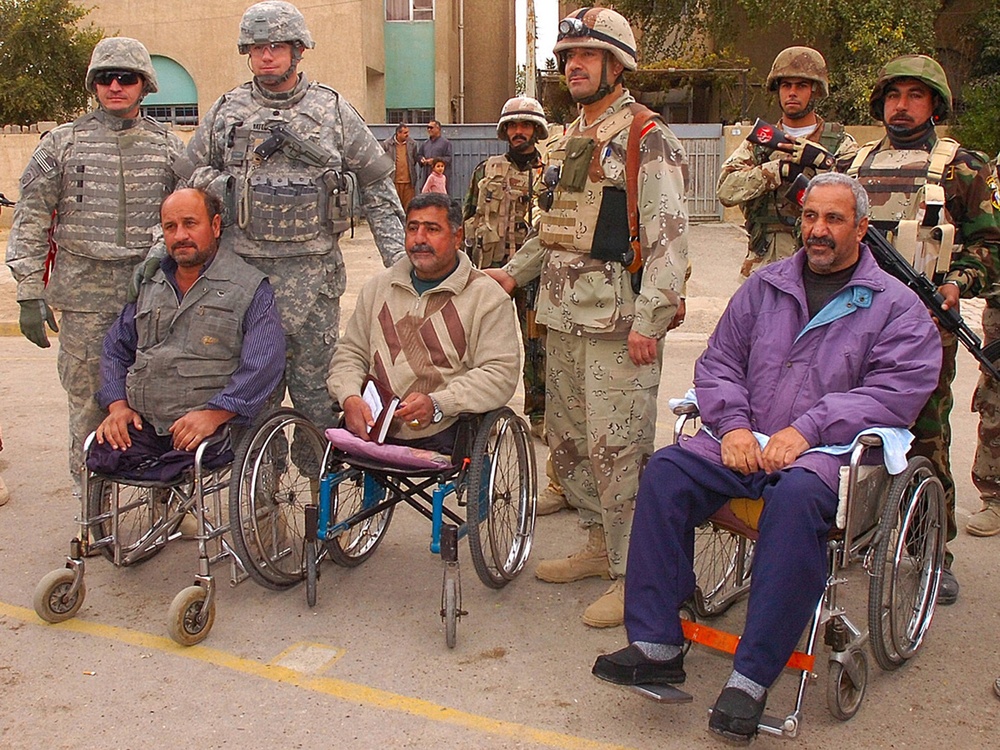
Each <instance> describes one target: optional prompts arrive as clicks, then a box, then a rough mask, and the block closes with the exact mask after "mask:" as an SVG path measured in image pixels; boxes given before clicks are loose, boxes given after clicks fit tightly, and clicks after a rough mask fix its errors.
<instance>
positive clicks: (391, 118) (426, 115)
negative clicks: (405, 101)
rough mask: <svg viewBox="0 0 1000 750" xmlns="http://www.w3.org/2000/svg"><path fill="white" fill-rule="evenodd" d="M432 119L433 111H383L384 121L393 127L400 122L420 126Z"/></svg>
mask: <svg viewBox="0 0 1000 750" xmlns="http://www.w3.org/2000/svg"><path fill="white" fill-rule="evenodd" d="M433 119H434V110H433V109H387V110H386V111H385V121H386V122H388V123H391V124H393V125H397V124H399V123H401V122H405V123H408V124H411V125H412V124H422V123H425V122H430V121H431V120H433Z"/></svg>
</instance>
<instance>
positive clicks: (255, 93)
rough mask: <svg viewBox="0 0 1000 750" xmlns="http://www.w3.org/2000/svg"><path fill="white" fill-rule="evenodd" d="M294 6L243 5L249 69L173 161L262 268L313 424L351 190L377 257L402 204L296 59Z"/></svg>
mask: <svg viewBox="0 0 1000 750" xmlns="http://www.w3.org/2000/svg"><path fill="white" fill-rule="evenodd" d="M314 46H315V45H314V43H313V40H312V37H311V36H310V34H309V31H308V29H307V28H306V24H305V19H304V18H303V17H302V14H301V13H300V12H299V11H298V9H297V8H295V6H293V5H291V4H290V3H286V2H278V1H277V0H265V2H261V3H257V4H256V5H252V6H251V7H250V8H248V9H247V11H246V12H245V13H244V14H243V19H242V20H241V21H240V36H239V51H240V54H243V55H248V56H249V64H250V69H251V70H252V71H253V73H254V78H253V80H252V81H250V82H249V83H245V84H243V85H242V86H238V87H237V88H235V89H233V90H232V91H230V92H229V93H227V94H223V95H222V97H220V98H219V100H218V101H217V102H215V104H213V105H212V108H211V109H210V110H209V111H208V112H207V113H206V115H205V117H204V118H203V119H202V122H201V124H200V125H199V126H198V130H197V132H196V133H195V134H194V137H193V138H192V139H191V142H190V143H189V144H188V148H187V151H186V153H185V154H184V156H183V157H182V158H181V160H180V162H179V164H178V174H179V175H180V176H181V177H182V178H184V179H185V180H186V181H187V182H188V183H189V184H190V185H192V186H194V187H200V188H203V189H205V190H208V191H209V192H212V193H214V194H216V195H217V196H219V197H220V198H222V199H223V201H224V203H225V204H226V206H227V214H228V215H227V223H231V224H232V226H229V227H228V228H227V229H226V231H225V232H224V233H223V235H222V245H223V247H226V246H228V248H229V249H232V250H233V251H235V252H236V253H237V254H238V255H240V256H241V257H243V258H244V259H246V260H247V261H249V262H250V263H251V264H252V265H254V266H256V267H257V268H258V269H260V270H261V271H263V272H264V273H265V274H266V275H267V276H268V278H269V279H270V280H271V284H272V285H273V286H274V291H275V296H276V298H277V300H278V307H279V309H280V310H281V319H282V323H283V325H284V328H285V337H286V342H287V348H288V365H287V368H286V371H285V377H286V380H287V385H288V392H289V395H290V396H291V399H292V403H293V404H294V405H295V407H296V408H297V409H299V410H300V411H302V412H303V413H304V414H305V415H306V416H307V417H308V418H309V419H310V420H312V421H313V422H314V423H315V424H316V425H317V426H320V427H324V428H325V427H329V426H332V424H333V422H334V418H335V416H334V407H333V402H332V400H331V398H330V395H329V393H328V392H327V388H326V377H327V369H328V367H329V364H330V356H331V354H332V352H333V347H334V345H335V344H336V342H337V336H338V334H339V331H340V295H341V294H342V293H343V292H344V288H345V285H346V282H347V274H346V271H345V268H344V261H343V257H342V255H341V252H340V247H339V245H338V242H337V240H338V238H339V237H340V235H341V233H342V232H344V231H345V230H346V229H348V228H350V227H351V224H352V222H353V218H354V214H353V208H354V200H355V197H356V196H355V192H356V191H360V196H361V206H362V208H363V210H364V212H365V215H366V217H367V219H368V224H369V226H370V227H371V230H372V234H373V235H374V237H375V243H376V245H377V246H378V249H379V252H380V253H381V255H382V260H383V262H384V263H385V265H386V266H389V265H391V264H392V263H393V262H394V261H395V260H396V259H397V258H399V257H400V256H402V255H403V252H404V251H403V209H402V206H401V205H400V203H399V198H398V197H397V195H396V191H395V188H394V187H393V182H392V171H393V166H394V164H393V160H392V158H390V157H389V156H387V155H386V154H384V153H383V151H382V147H381V146H380V145H379V143H378V141H377V140H376V139H375V138H374V136H372V134H371V132H370V131H369V130H368V128H367V126H366V125H365V123H364V120H362V119H361V116H360V115H359V114H358V113H357V112H356V111H355V110H354V108H353V107H351V105H350V104H349V103H348V102H347V101H346V100H345V99H344V98H343V97H342V96H340V95H339V94H338V93H337V92H336V91H334V90H333V89H331V88H328V87H326V86H323V85H321V84H318V83H314V82H311V81H309V79H308V78H306V76H305V74H304V73H300V72H297V66H298V63H299V61H300V60H301V59H302V53H303V51H304V50H305V49H312V48H313V47H314Z"/></svg>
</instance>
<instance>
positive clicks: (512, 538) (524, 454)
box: [466, 407, 538, 589]
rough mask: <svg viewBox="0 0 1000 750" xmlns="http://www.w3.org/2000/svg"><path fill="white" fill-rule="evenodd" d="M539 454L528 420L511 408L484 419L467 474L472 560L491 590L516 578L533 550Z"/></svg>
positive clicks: (467, 519) (467, 518)
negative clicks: (526, 423)
mask: <svg viewBox="0 0 1000 750" xmlns="http://www.w3.org/2000/svg"><path fill="white" fill-rule="evenodd" d="M534 458H535V453H534V449H533V447H532V445H531V438H530V436H529V432H528V428H527V426H526V425H525V424H524V420H523V419H521V418H520V417H518V416H516V415H515V414H514V412H512V411H511V410H510V409H509V408H507V407H503V408H501V409H497V410H495V411H492V412H490V413H489V414H487V415H486V416H484V417H483V421H482V423H481V424H480V426H479V431H478V433H477V434H476V440H475V443H474V445H473V449H472V463H471V465H470V467H469V472H468V474H467V476H466V498H467V499H466V503H467V505H466V529H467V533H468V536H469V551H470V552H471V554H472V564H473V565H474V566H475V568H476V573H477V575H478V576H479V579H480V580H481V581H482V582H483V583H484V584H485V585H487V586H489V587H490V588H494V589H499V588H503V587H504V586H506V585H507V584H508V583H509V582H510V581H512V580H514V578H516V577H517V575H518V574H519V573H520V572H521V570H522V569H523V568H524V564H525V562H527V560H528V555H529V554H530V552H531V539H532V535H533V533H534V529H535V504H536V503H537V501H538V488H537V480H536V477H535V460H534ZM484 522H485V526H484Z"/></svg>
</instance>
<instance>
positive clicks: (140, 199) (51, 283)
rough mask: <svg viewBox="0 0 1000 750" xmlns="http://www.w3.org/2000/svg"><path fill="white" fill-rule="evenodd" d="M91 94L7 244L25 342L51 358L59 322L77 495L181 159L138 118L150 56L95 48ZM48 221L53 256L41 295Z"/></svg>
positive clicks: (150, 73)
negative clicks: (111, 362)
mask: <svg viewBox="0 0 1000 750" xmlns="http://www.w3.org/2000/svg"><path fill="white" fill-rule="evenodd" d="M86 86H87V90H88V91H90V92H91V93H92V94H94V95H95V96H96V97H97V101H98V104H99V107H98V109H97V110H95V111H93V112H90V113H89V114H86V115H84V116H83V117H81V118H79V119H77V120H75V121H74V122H72V123H69V124H67V125H60V126H59V127H57V128H55V129H54V130H52V131H51V132H50V133H49V134H48V135H46V136H45V137H44V138H43V139H42V141H41V142H40V143H39V144H38V148H36V149H35V152H34V154H33V155H32V157H31V161H30V162H29V164H28V166H27V168H26V169H25V170H24V174H23V175H22V176H21V198H20V200H19V201H18V202H17V207H16V208H15V210H14V223H13V226H12V227H11V231H10V239H9V240H8V243H7V265H8V266H10V270H11V272H12V273H13V274H14V278H15V279H17V299H18V302H19V303H20V305H21V332H22V333H23V334H24V335H25V336H26V337H27V338H28V340H29V341H31V342H33V343H34V344H36V345H38V346H40V347H43V348H44V347H48V346H49V340H48V337H47V335H46V333H45V325H46V324H48V326H49V327H50V328H51V329H52V330H53V331H57V330H59V329H58V328H57V327H56V323H55V317H54V315H53V312H52V308H56V309H58V310H60V311H61V312H62V317H61V320H60V326H61V329H62V330H61V332H60V334H59V356H58V359H57V366H58V368H59V380H60V382H61V383H62V386H63V388H64V389H65V390H66V394H67V397H68V401H69V435H70V438H69V464H70V473H71V474H72V476H73V480H74V484H75V485H76V491H77V492H79V489H80V481H81V471H82V457H83V441H84V440H85V439H86V437H87V435H88V434H90V433H91V432H92V431H93V430H95V429H96V428H97V425H98V424H100V422H101V420H102V419H103V418H104V415H105V412H104V411H103V410H102V409H101V408H100V406H98V404H97V401H95V400H94V393H95V392H96V391H97V389H98V388H100V385H101V383H100V355H101V345H102V343H103V341H104V334H105V332H106V331H107V329H108V327H109V326H110V325H111V324H112V323H113V322H114V321H115V319H116V318H117V317H118V313H120V312H121V309H122V307H123V306H124V304H125V295H126V290H127V289H128V285H129V278H130V275H131V271H132V268H133V266H134V265H135V264H136V263H137V262H138V261H140V260H142V259H143V258H144V257H145V256H146V254H147V252H148V251H149V250H150V248H151V247H152V246H153V245H154V244H162V232H161V231H160V203H161V201H162V200H163V198H164V197H165V196H167V195H169V194H170V192H171V191H172V190H173V189H174V183H175V179H174V172H173V169H172V167H173V164H174V162H175V160H176V159H177V157H178V155H179V154H180V153H181V150H182V149H183V148H184V146H183V144H182V143H181V141H180V139H179V138H178V137H177V136H176V135H174V134H172V133H170V132H169V131H168V130H167V129H166V128H165V127H164V126H162V125H160V124H159V123H157V122H154V121H153V120H149V119H145V118H142V117H140V116H139V103H140V102H141V100H142V97H143V96H145V95H146V94H148V93H152V92H155V91H156V90H157V82H156V71H155V70H154V69H153V63H152V61H151V60H150V57H149V52H147V51H146V48H145V47H143V46H142V44H140V43H139V42H137V41H136V40H135V39H128V38H124V37H115V38H109V39H103V40H102V41H100V42H98V44H97V46H96V47H94V52H93V55H92V57H91V59H90V67H89V68H88V70H87V80H86ZM53 212H55V213H56V220H55V228H54V233H53V237H54V240H55V242H56V245H57V246H58V252H57V254H56V255H55V257H54V261H52V262H51V263H50V268H49V275H48V283H47V284H46V283H45V281H44V278H45V275H46V258H47V257H48V253H49V242H48V232H49V228H50V226H52V222H53V218H52V217H53Z"/></svg>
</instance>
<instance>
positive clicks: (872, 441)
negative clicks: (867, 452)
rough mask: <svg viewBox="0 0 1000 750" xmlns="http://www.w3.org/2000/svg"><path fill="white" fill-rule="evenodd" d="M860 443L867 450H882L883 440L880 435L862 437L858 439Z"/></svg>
mask: <svg viewBox="0 0 1000 750" xmlns="http://www.w3.org/2000/svg"><path fill="white" fill-rule="evenodd" d="M858 442H859V443H861V445H863V446H865V447H866V448H880V447H882V438H880V437H879V436H878V435H862V436H861V437H859V438H858Z"/></svg>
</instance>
